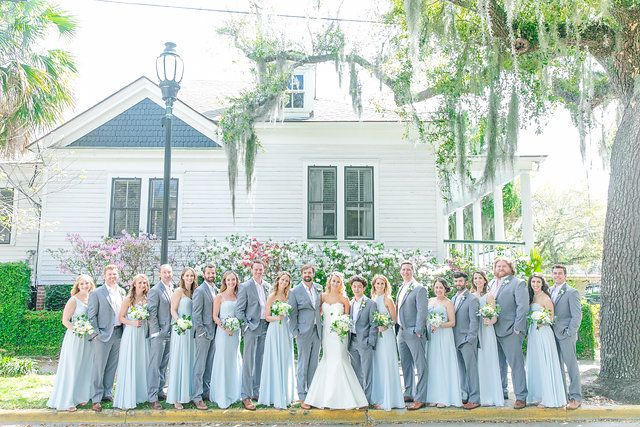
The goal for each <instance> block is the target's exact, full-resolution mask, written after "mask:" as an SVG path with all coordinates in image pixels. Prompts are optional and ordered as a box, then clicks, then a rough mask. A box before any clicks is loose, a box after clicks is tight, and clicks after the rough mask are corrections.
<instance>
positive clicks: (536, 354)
mask: <svg viewBox="0 0 640 427" xmlns="http://www.w3.org/2000/svg"><path fill="white" fill-rule="evenodd" d="M529 302H530V303H531V305H530V310H531V313H532V314H533V313H535V312H544V311H546V312H547V313H548V314H549V316H550V319H551V321H552V322H553V302H552V301H551V295H550V293H549V285H547V282H546V280H545V279H544V277H543V276H542V275H541V274H537V273H534V274H533V275H532V276H531V277H530V278H529ZM526 367H527V389H528V393H527V403H531V404H537V405H538V407H539V408H559V407H563V406H565V405H566V404H567V396H566V394H565V391H564V383H563V381H562V371H561V370H560V359H559V358H558V349H557V347H556V339H555V337H554V335H553V330H552V329H551V326H550V325H548V324H542V323H536V322H535V321H532V322H531V324H530V325H529V334H528V339H527V360H526Z"/></svg>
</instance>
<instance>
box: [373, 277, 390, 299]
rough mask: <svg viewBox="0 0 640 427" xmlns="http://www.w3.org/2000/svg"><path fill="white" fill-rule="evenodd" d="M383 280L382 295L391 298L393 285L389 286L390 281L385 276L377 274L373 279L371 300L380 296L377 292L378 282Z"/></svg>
mask: <svg viewBox="0 0 640 427" xmlns="http://www.w3.org/2000/svg"><path fill="white" fill-rule="evenodd" d="M378 280H382V281H383V282H384V291H382V295H384V296H391V285H390V284H389V279H387V276H385V275H384V274H376V275H375V276H373V279H371V298H374V297H376V296H378V293H377V292H376V281H378Z"/></svg>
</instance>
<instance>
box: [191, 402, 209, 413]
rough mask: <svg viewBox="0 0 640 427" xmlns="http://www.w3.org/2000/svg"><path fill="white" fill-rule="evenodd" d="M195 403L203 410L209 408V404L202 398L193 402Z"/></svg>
mask: <svg viewBox="0 0 640 427" xmlns="http://www.w3.org/2000/svg"><path fill="white" fill-rule="evenodd" d="M193 404H194V405H196V408H198V409H200V410H201V411H206V410H207V409H209V408H208V407H207V405H205V404H204V402H203V401H202V400H198V401H197V402H193Z"/></svg>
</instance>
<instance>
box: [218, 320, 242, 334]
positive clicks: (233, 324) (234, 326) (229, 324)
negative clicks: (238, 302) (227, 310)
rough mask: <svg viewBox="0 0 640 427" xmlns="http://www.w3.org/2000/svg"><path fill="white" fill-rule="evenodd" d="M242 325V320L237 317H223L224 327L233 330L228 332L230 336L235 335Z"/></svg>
mask: <svg viewBox="0 0 640 427" xmlns="http://www.w3.org/2000/svg"><path fill="white" fill-rule="evenodd" d="M240 326H241V324H240V320H238V318H237V317H233V316H229V317H225V318H224V319H222V327H223V328H224V329H226V330H227V331H231V333H230V334H229V333H228V332H227V334H228V335H229V336H231V335H233V334H234V333H235V332H236V331H237V330H238V329H240Z"/></svg>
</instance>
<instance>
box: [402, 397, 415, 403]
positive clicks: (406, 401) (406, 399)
mask: <svg viewBox="0 0 640 427" xmlns="http://www.w3.org/2000/svg"><path fill="white" fill-rule="evenodd" d="M404 401H405V403H411V402H413V398H412V397H411V396H405V397H404Z"/></svg>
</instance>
